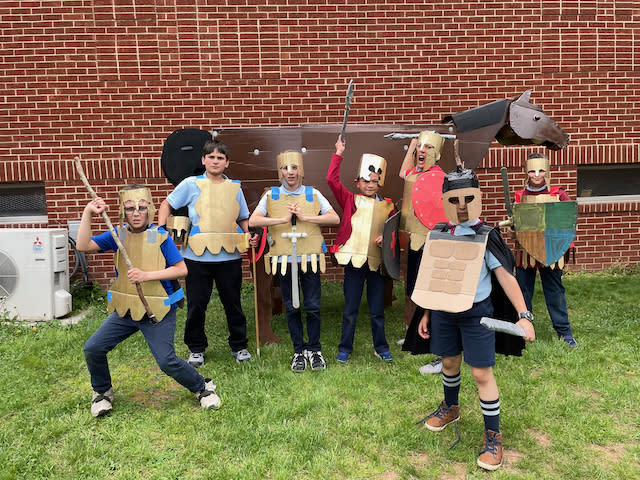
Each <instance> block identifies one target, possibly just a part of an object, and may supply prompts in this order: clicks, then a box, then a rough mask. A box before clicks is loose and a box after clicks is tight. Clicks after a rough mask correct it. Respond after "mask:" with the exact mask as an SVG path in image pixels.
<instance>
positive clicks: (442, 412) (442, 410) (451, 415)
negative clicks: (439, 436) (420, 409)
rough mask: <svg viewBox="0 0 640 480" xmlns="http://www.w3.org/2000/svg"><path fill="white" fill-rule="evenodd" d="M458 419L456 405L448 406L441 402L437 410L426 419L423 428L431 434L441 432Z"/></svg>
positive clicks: (458, 413) (458, 409) (458, 414)
mask: <svg viewBox="0 0 640 480" xmlns="http://www.w3.org/2000/svg"><path fill="white" fill-rule="evenodd" d="M459 418H460V407H459V406H458V405H451V406H448V405H447V404H446V403H445V401H444V400H443V401H442V403H441V404H440V406H439V407H438V409H437V410H436V411H435V412H433V413H432V414H431V415H429V416H428V417H427V420H426V421H425V422H424V426H425V427H426V428H428V429H429V430H431V431H432V432H441V431H442V430H444V427H446V426H447V425H449V424H450V423H452V422H455V421H456V420H458V419H459Z"/></svg>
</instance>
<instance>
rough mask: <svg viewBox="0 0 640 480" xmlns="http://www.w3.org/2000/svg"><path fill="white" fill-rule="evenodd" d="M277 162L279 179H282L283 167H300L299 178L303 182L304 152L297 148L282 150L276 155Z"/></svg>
mask: <svg viewBox="0 0 640 480" xmlns="http://www.w3.org/2000/svg"><path fill="white" fill-rule="evenodd" d="M276 162H277V166H278V179H280V180H282V178H283V175H282V168H284V167H286V168H287V170H289V169H291V167H294V166H295V167H298V178H299V180H300V183H302V178H303V177H304V163H303V162H302V153H300V152H298V151H296V150H287V151H285V152H282V153H281V154H279V155H278V156H277V157H276Z"/></svg>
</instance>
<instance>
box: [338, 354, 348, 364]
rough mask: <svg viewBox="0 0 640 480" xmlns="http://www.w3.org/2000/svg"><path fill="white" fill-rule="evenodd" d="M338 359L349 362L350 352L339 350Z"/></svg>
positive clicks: (339, 361)
mask: <svg viewBox="0 0 640 480" xmlns="http://www.w3.org/2000/svg"><path fill="white" fill-rule="evenodd" d="M336 360H337V361H338V363H347V362H348V361H349V354H348V353H347V352H338V355H336Z"/></svg>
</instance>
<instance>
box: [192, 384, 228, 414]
mask: <svg viewBox="0 0 640 480" xmlns="http://www.w3.org/2000/svg"><path fill="white" fill-rule="evenodd" d="M195 396H196V398H197V399H198V400H199V401H200V406H201V407H202V408H204V409H205V410H208V409H209V408H218V407H220V405H221V404H222V401H221V400H220V397H219V396H218V395H217V394H216V386H215V385H214V384H213V381H212V380H211V379H210V378H205V379H204V390H200V391H199V392H197V393H196V394H195Z"/></svg>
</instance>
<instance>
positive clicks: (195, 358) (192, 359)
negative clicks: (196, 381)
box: [187, 352, 204, 368]
mask: <svg viewBox="0 0 640 480" xmlns="http://www.w3.org/2000/svg"><path fill="white" fill-rule="evenodd" d="M187 362H188V363H189V365H191V366H192V367H195V368H198V367H201V366H202V365H204V352H191V355H189V360H187Z"/></svg>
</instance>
